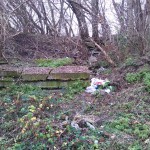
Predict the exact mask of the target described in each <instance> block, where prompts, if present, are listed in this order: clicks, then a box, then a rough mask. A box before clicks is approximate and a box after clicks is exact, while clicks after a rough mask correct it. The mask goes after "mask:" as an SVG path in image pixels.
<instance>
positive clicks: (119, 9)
mask: <svg viewBox="0 0 150 150" xmlns="http://www.w3.org/2000/svg"><path fill="white" fill-rule="evenodd" d="M112 2H113V6H114V9H115V11H116V14H117V18H118V21H119V23H120V33H121V34H124V32H125V29H126V28H125V14H124V12H125V10H124V0H122V4H118V3H116V2H115V0H112Z"/></svg>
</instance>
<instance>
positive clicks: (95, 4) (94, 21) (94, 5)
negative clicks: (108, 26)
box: [91, 0, 99, 42]
mask: <svg viewBox="0 0 150 150" xmlns="http://www.w3.org/2000/svg"><path fill="white" fill-rule="evenodd" d="M91 5H92V37H93V39H94V40H95V41H96V42H98V39H99V35H98V10H99V8H98V6H99V3H98V0H92V4H91Z"/></svg>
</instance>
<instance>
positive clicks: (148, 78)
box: [126, 68, 150, 92]
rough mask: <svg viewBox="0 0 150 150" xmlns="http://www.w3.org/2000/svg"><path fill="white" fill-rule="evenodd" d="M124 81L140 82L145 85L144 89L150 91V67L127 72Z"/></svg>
mask: <svg viewBox="0 0 150 150" xmlns="http://www.w3.org/2000/svg"><path fill="white" fill-rule="evenodd" d="M126 81H127V82H128V83H138V82H142V83H143V84H144V85H145V89H146V91H147V92H150V69H149V68H144V69H143V70H141V71H139V72H136V73H127V75H126Z"/></svg>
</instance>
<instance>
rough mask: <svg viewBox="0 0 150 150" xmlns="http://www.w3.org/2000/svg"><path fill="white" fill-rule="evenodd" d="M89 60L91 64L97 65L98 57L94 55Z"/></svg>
mask: <svg viewBox="0 0 150 150" xmlns="http://www.w3.org/2000/svg"><path fill="white" fill-rule="evenodd" d="M88 62H89V65H90V66H95V65H96V63H97V58H96V57H94V56H90V57H89V59H88Z"/></svg>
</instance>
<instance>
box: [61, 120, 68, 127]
mask: <svg viewBox="0 0 150 150" xmlns="http://www.w3.org/2000/svg"><path fill="white" fill-rule="evenodd" d="M61 125H62V127H63V128H66V127H67V125H69V122H68V121H63V122H62V123H61Z"/></svg>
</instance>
